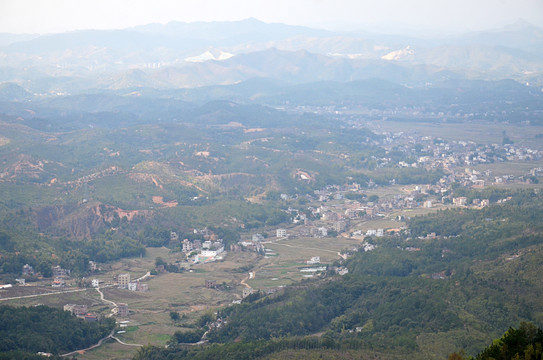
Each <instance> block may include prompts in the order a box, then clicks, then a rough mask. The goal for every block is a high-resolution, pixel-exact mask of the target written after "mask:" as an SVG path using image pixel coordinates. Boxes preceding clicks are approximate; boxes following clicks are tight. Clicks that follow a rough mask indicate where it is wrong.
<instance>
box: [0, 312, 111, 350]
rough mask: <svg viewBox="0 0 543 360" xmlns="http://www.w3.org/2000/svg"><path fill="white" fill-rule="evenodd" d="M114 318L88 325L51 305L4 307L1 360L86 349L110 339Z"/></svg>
mask: <svg viewBox="0 0 543 360" xmlns="http://www.w3.org/2000/svg"><path fill="white" fill-rule="evenodd" d="M114 326H115V321H114V320H113V319H109V318H108V319H102V320H99V321H98V322H86V321H84V320H82V319H78V318H77V317H75V316H74V315H72V314H70V313H69V312H67V311H62V310H59V309H54V308H50V307H48V306H43V305H41V306H34V307H12V306H0V359H14V358H16V359H30V358H33V357H32V356H33V354H36V353H37V352H45V353H53V354H55V355H58V354H63V353H66V352H70V351H74V350H78V349H84V348H87V347H89V346H91V345H94V344H95V343H97V342H98V340H100V339H101V338H103V337H105V336H107V335H108V334H109V333H110V331H111V330H113V328H114Z"/></svg>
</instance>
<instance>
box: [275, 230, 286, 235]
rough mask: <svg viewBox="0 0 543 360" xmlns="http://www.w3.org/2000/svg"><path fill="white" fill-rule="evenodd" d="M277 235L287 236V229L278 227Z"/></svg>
mask: <svg viewBox="0 0 543 360" xmlns="http://www.w3.org/2000/svg"><path fill="white" fill-rule="evenodd" d="M276 236H277V237H287V229H277V230H276Z"/></svg>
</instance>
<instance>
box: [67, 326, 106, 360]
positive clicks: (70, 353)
mask: <svg viewBox="0 0 543 360" xmlns="http://www.w3.org/2000/svg"><path fill="white" fill-rule="evenodd" d="M113 333H115V329H113V330H111V332H110V333H109V335H108V336H106V337H104V338H101V339H100V340H98V342H97V343H96V344H94V345H92V346H90V347H88V348H86V349H80V350H75V351H72V352H69V353H66V354H62V355H60V356H62V357H66V356H72V355H75V354H79V353H80V352H82V351H87V350H92V349H94V348H97V347H98V346H100V345H102V342H104V341H105V340H107V339H109V338H112V337H113Z"/></svg>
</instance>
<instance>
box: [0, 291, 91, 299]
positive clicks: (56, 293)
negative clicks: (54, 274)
mask: <svg viewBox="0 0 543 360" xmlns="http://www.w3.org/2000/svg"><path fill="white" fill-rule="evenodd" d="M87 290H88V289H77V290H66V291H56V292H50V293H43V294H34V295H22V296H15V297H9V298H0V301H6V300H16V299H25V298H33V297H40V296H48V295H58V294H66V293H73V292H80V291H87Z"/></svg>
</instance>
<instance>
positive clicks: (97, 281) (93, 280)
mask: <svg viewBox="0 0 543 360" xmlns="http://www.w3.org/2000/svg"><path fill="white" fill-rule="evenodd" d="M91 284H92V287H93V288H97V287H99V286H100V280H98V279H92V283H91Z"/></svg>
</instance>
